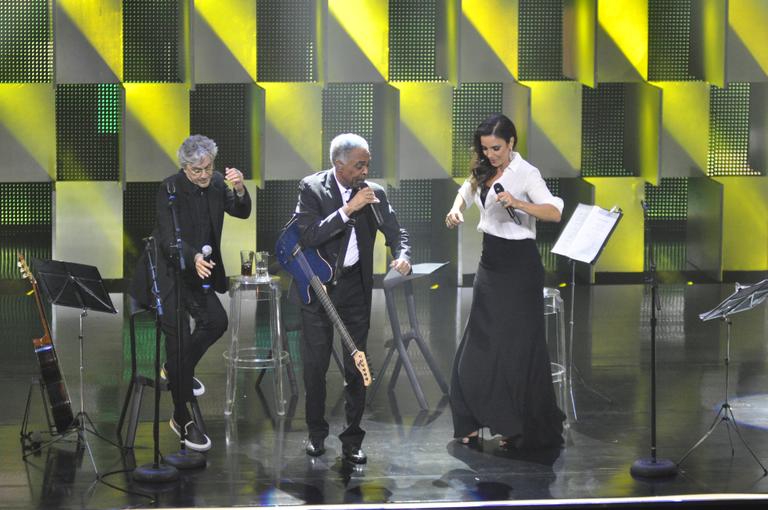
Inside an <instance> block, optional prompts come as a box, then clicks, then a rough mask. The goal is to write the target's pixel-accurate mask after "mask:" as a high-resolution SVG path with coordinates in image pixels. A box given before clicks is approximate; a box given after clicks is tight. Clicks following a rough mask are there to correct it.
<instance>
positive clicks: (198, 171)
mask: <svg viewBox="0 0 768 510" xmlns="http://www.w3.org/2000/svg"><path fill="white" fill-rule="evenodd" d="M188 170H189V172H190V173H191V174H192V175H200V174H202V173H203V172H205V173H207V174H212V173H213V163H210V164H209V165H208V166H207V167H205V168H199V167H194V166H190V167H188Z"/></svg>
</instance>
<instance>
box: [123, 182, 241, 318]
mask: <svg viewBox="0 0 768 510" xmlns="http://www.w3.org/2000/svg"><path fill="white" fill-rule="evenodd" d="M169 187H170V189H171V190H175V194H176V199H175V208H176V217H177V218H178V222H179V226H180V230H181V246H182V256H183V258H184V264H185V271H184V273H183V274H182V278H183V279H185V280H186V281H188V282H190V283H191V284H196V283H198V282H199V280H200V278H199V277H198V276H197V272H196V271H195V255H196V254H198V253H200V252H201V249H202V245H203V244H204V243H205V242H206V240H203V239H201V238H200V235H201V233H200V229H199V225H198V223H199V221H198V215H197V212H196V211H195V209H194V207H195V205H194V202H192V198H193V193H196V192H198V187H197V186H196V185H195V184H193V183H192V181H190V180H189V179H188V178H187V176H186V174H185V173H184V171H183V170H180V171H179V172H177V173H176V174H174V175H171V176H170V177H168V178H166V179H165V180H164V181H163V182H162V183H161V184H160V188H159V189H158V192H157V197H156V205H157V221H156V223H155V228H154V230H153V231H152V236H153V237H154V238H155V243H156V246H157V248H158V250H159V254H158V256H157V257H156V264H157V279H158V287H159V290H160V294H161V296H162V297H163V298H164V297H165V296H167V295H168V293H169V292H170V291H171V290H172V289H173V288H174V267H173V264H172V262H171V248H170V246H171V243H172V242H174V239H175V233H174V231H173V222H172V220H171V211H170V208H169V205H168V204H169V200H168V196H169V194H168V189H169ZM207 197H208V209H209V213H210V218H211V232H210V237H211V238H210V241H211V243H212V244H211V247H212V248H213V256H212V258H211V260H213V261H214V262H215V263H216V265H215V266H214V268H213V274H212V277H211V280H212V285H213V288H214V289H215V290H216V292H226V291H227V272H226V270H225V269H224V263H223V261H222V260H221V231H222V229H223V227H224V213H225V212H226V213H227V214H229V215H231V216H235V217H237V218H243V219H244V218H248V216H250V215H251V197H250V195H249V194H248V190H247V189H246V191H245V194H244V195H243V196H242V197H238V196H237V194H236V193H235V192H234V191H233V190H231V189H230V188H229V187H228V186H227V185H226V182H225V180H224V176H223V175H222V174H221V173H219V172H214V174H213V178H212V179H211V184H210V185H209V187H208V192H207ZM151 289H152V280H151V277H150V274H149V270H148V268H147V260H146V252H142V255H141V257H140V258H139V261H138V263H137V266H136V272H135V273H134V276H133V280H132V281H131V285H130V288H129V293H130V294H131V296H133V297H134V298H135V299H136V300H137V301H139V303H141V304H142V305H144V306H148V305H149V304H150V303H152V304H154V301H153V298H152V294H151Z"/></svg>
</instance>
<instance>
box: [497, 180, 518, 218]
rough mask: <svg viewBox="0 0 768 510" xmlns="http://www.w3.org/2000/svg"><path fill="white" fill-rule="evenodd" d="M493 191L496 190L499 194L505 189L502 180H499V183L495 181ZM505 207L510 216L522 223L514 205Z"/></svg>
mask: <svg viewBox="0 0 768 510" xmlns="http://www.w3.org/2000/svg"><path fill="white" fill-rule="evenodd" d="M493 191H495V192H496V194H497V195H498V194H499V193H501V192H502V191H504V186H502V185H501V183H500V182H497V183H495V184H494V185H493ZM502 205H503V204H502ZM505 209H506V210H507V213H509V217H510V218H512V219H513V220H514V222H515V223H517V224H518V225H520V218H518V217H517V213H516V212H515V208H514V207H505Z"/></svg>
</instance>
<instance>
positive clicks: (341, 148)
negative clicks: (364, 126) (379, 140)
mask: <svg viewBox="0 0 768 510" xmlns="http://www.w3.org/2000/svg"><path fill="white" fill-rule="evenodd" d="M353 149H365V150H366V151H368V152H370V150H369V149H368V142H366V141H365V138H363V137H362V136H360V135H356V134H354V133H343V134H340V135H339V136H337V137H336V138H334V139H333V140H331V150H330V153H331V165H333V164H334V162H335V161H336V160H337V159H339V160H341V162H342V163H346V162H347V155H348V154H349V153H350V152H351V151H352V150H353Z"/></svg>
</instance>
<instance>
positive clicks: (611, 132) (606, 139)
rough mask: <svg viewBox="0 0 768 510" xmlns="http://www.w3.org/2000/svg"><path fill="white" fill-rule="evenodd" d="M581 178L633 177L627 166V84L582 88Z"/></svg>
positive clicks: (606, 84) (604, 84)
mask: <svg viewBox="0 0 768 510" xmlns="http://www.w3.org/2000/svg"><path fill="white" fill-rule="evenodd" d="M581 97H582V103H581V113H582V117H581V145H582V149H581V151H582V152H581V175H582V177H619V176H631V175H633V174H632V172H631V171H629V170H627V169H626V168H625V166H624V86H623V85H622V84H621V83H601V84H600V85H599V86H597V87H595V88H590V87H583V88H582V96H581Z"/></svg>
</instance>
